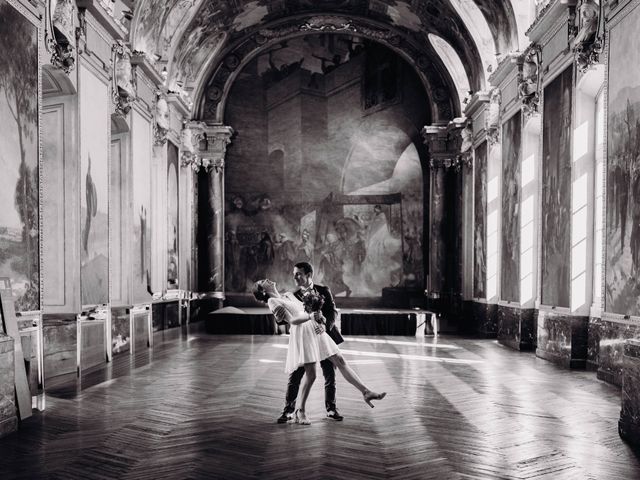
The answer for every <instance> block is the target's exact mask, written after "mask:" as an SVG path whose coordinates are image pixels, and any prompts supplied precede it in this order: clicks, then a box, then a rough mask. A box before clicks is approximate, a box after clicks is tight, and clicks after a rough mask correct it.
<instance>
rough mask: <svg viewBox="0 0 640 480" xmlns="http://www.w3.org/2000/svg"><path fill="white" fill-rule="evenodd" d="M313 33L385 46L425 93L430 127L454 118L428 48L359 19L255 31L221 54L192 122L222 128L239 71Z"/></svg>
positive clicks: (440, 69)
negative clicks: (411, 72) (411, 71)
mask: <svg viewBox="0 0 640 480" xmlns="http://www.w3.org/2000/svg"><path fill="white" fill-rule="evenodd" d="M313 33H331V34H349V35H354V36H358V37H362V38H365V39H368V40H371V41H374V42H377V43H380V44H382V45H384V46H386V47H387V48H389V49H391V50H392V51H394V52H395V53H396V54H398V55H399V56H400V57H401V58H403V59H404V60H405V61H407V63H409V64H410V65H411V66H412V67H413V68H414V69H415V71H416V73H417V75H418V77H419V78H420V80H421V82H422V84H423V86H424V89H425V91H426V92H427V96H428V99H429V107H430V110H431V112H432V120H433V122H434V123H445V124H446V123H447V122H448V121H449V120H451V119H452V118H454V117H456V116H458V115H459V114H460V102H459V99H458V95H457V93H456V88H455V85H454V84H453V80H452V79H451V77H450V75H449V73H448V72H447V70H446V67H445V66H444V64H443V63H442V61H441V60H440V58H439V57H438V55H437V53H436V52H435V51H434V50H433V49H432V48H431V46H430V45H429V44H428V42H425V44H423V45H416V43H415V42H413V41H411V40H410V39H409V38H408V37H406V36H404V35H402V34H401V32H399V31H398V30H396V29H394V28H389V27H388V26H382V25H379V24H377V23H374V22H372V21H369V20H365V19H352V18H346V17H340V16H305V17H296V18H293V19H288V20H287V21H285V22H279V23H276V24H273V25H271V26H268V27H266V28H263V29H261V30H259V31H255V32H253V33H252V34H250V35H247V36H245V37H243V38H242V39H240V40H238V41H237V42H235V43H233V44H232V45H230V46H229V48H227V49H225V50H224V51H223V52H221V54H220V55H219V56H218V57H217V58H216V59H214V60H213V61H214V62H215V63H212V64H211V65H210V66H209V67H208V69H207V71H206V73H205V75H204V76H203V79H205V80H203V81H201V82H200V83H199V84H198V85H197V87H196V89H195V91H194V98H195V103H196V105H197V107H196V111H195V115H194V117H195V118H197V119H198V120H202V121H205V122H206V123H208V124H221V123H223V119H224V110H225V104H226V101H227V97H228V95H229V92H230V90H231V86H232V85H233V83H234V80H235V79H236V77H237V75H238V74H239V72H240V71H242V69H243V68H244V66H245V65H247V64H248V63H249V62H250V61H251V60H252V59H253V58H255V57H256V56H257V55H259V54H260V53H261V52H264V51H266V50H268V49H270V48H272V47H273V46H274V45H276V44H277V43H279V42H282V41H286V40H288V39H292V38H295V37H300V36H305V35H309V34H313Z"/></svg>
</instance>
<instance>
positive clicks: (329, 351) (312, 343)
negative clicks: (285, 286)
mask: <svg viewBox="0 0 640 480" xmlns="http://www.w3.org/2000/svg"><path fill="white" fill-rule="evenodd" d="M267 304H268V305H269V309H270V310H271V311H272V312H274V311H275V309H276V308H277V307H279V306H282V307H284V308H285V310H286V312H287V318H286V320H287V321H288V322H289V323H291V322H290V319H291V318H292V317H294V316H296V315H298V314H299V313H301V312H304V306H303V305H302V302H301V301H300V300H298V299H297V298H296V297H295V296H294V295H293V294H292V293H285V294H283V295H282V296H281V297H280V298H270V299H269V301H268V302H267ZM336 353H340V349H339V348H338V346H337V345H336V343H335V342H334V341H333V339H332V338H331V337H330V336H329V335H327V333H326V332H323V333H322V334H320V335H318V334H317V333H316V331H315V328H314V321H313V320H309V321H307V322H304V323H301V324H299V325H291V328H290V329H289V348H288V349H287V360H286V362H285V366H284V371H285V372H286V373H291V372H293V371H295V370H297V369H298V368H299V367H301V366H302V365H304V364H305V363H315V362H319V361H321V360H324V359H326V358H328V357H330V356H331V355H335V354H336Z"/></svg>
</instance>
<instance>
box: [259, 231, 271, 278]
mask: <svg viewBox="0 0 640 480" xmlns="http://www.w3.org/2000/svg"><path fill="white" fill-rule="evenodd" d="M257 247H258V274H259V275H258V276H263V275H260V273H267V272H269V271H270V270H271V266H272V265H273V260H274V259H275V249H274V247H273V240H272V239H271V235H269V232H267V231H266V230H265V231H263V232H262V233H261V234H260V241H259V242H258V246H257Z"/></svg>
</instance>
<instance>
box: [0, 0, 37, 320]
mask: <svg viewBox="0 0 640 480" xmlns="http://www.w3.org/2000/svg"><path fill="white" fill-rule="evenodd" d="M16 52H20V55H16ZM0 124H1V125H2V127H1V128H0V145H1V147H0V172H2V185H3V188H2V189H0V205H2V208H0V290H2V291H3V295H5V294H6V293H7V292H10V293H11V297H12V298H13V299H14V300H15V302H16V310H18V311H32V310H38V309H39V308H40V262H39V258H40V254H39V221H38V219H39V216H38V30H37V28H36V27H35V26H34V25H33V24H32V23H31V22H29V20H27V19H26V18H25V17H24V16H23V15H21V14H20V13H19V12H18V11H17V10H16V9H15V8H14V7H13V6H12V5H10V4H9V3H8V2H6V1H5V0H0Z"/></svg>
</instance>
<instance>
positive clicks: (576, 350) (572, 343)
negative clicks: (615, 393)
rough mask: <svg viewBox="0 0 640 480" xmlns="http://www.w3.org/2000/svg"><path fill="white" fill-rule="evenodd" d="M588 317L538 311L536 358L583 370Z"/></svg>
mask: <svg viewBox="0 0 640 480" xmlns="http://www.w3.org/2000/svg"><path fill="white" fill-rule="evenodd" d="M588 327H589V317H576V316H570V315H563V314H558V313H555V312H549V311H546V310H541V311H538V324H537V330H538V331H537V348H536V355H537V356H539V357H541V358H544V359H546V360H549V361H552V362H554V363H557V364H558V365H562V366H565V367H570V368H585V367H586V363H587V336H588Z"/></svg>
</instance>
